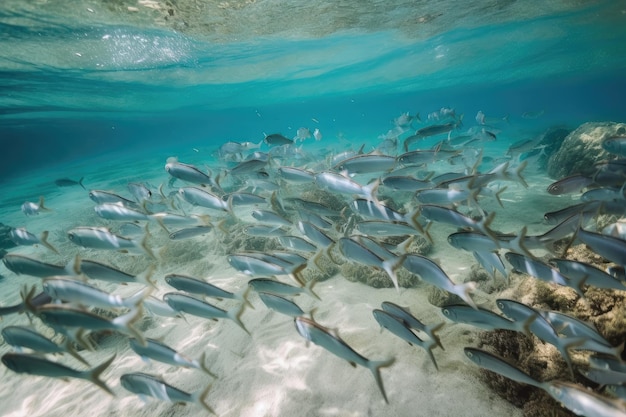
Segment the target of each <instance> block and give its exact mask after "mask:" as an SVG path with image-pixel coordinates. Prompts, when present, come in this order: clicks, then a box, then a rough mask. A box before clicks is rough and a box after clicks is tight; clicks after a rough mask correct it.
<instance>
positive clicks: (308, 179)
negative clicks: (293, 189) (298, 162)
mask: <svg viewBox="0 0 626 417" xmlns="http://www.w3.org/2000/svg"><path fill="white" fill-rule="evenodd" d="M276 172H277V173H278V176H279V177H280V178H282V179H283V180H285V181H287V182H290V183H293V184H308V183H312V182H313V181H314V180H315V173H314V172H311V171H307V170H306V169H301V168H296V167H286V166H283V167H279V168H278V169H277V170H276Z"/></svg>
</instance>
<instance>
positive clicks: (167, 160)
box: [165, 156, 178, 164]
mask: <svg viewBox="0 0 626 417" xmlns="http://www.w3.org/2000/svg"><path fill="white" fill-rule="evenodd" d="M165 162H167V163H168V164H169V163H171V162H178V157H177V156H170V157H169V158H167V159H166V160H165Z"/></svg>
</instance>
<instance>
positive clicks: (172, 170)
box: [165, 158, 214, 185]
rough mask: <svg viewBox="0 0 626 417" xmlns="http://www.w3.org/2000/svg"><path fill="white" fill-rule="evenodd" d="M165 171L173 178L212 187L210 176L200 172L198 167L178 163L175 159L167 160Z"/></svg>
mask: <svg viewBox="0 0 626 417" xmlns="http://www.w3.org/2000/svg"><path fill="white" fill-rule="evenodd" d="M165 171H166V172H167V173H168V174H170V175H171V176H172V177H174V178H178V179H180V180H183V181H187V182H191V183H194V184H200V185H213V183H214V182H213V180H212V179H211V177H210V175H208V174H205V173H204V172H202V171H201V170H200V169H199V168H198V167H195V166H193V165H189V164H183V163H182V162H178V160H176V158H168V160H167V163H166V164H165Z"/></svg>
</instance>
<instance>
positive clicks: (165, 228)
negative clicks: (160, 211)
mask: <svg viewBox="0 0 626 417" xmlns="http://www.w3.org/2000/svg"><path fill="white" fill-rule="evenodd" d="M152 218H155V216H153V217H152ZM156 222H157V223H158V224H159V226H161V229H163V230H165V233H167V234H168V235H169V234H170V233H171V232H170V231H169V230H168V229H167V227H165V223H164V222H163V218H161V217H159V216H156Z"/></svg>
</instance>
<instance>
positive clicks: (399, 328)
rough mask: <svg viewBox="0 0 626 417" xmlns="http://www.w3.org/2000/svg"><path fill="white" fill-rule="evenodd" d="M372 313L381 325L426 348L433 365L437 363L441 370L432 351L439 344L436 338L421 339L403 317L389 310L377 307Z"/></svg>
mask: <svg viewBox="0 0 626 417" xmlns="http://www.w3.org/2000/svg"><path fill="white" fill-rule="evenodd" d="M372 314H373V315H374V318H375V319H376V321H377V322H378V324H380V326H381V327H383V328H385V329H387V330H389V331H390V332H391V333H393V334H395V335H396V336H398V337H399V338H400V339H402V340H404V341H406V342H408V343H409V344H410V345H416V346H419V347H421V348H423V349H424V350H426V352H428V356H429V357H430V360H431V361H432V362H433V365H435V369H437V370H439V366H437V361H436V360H435V356H434V355H433V351H432V349H433V348H434V347H435V346H437V342H436V341H435V340H432V339H429V340H426V341H424V340H422V339H420V338H419V337H418V336H417V335H416V334H415V333H413V332H412V331H411V329H410V328H409V327H408V326H407V324H406V322H405V321H404V320H402V318H400V317H397V316H395V315H393V314H391V313H389V312H388V311H385V310H378V309H375V310H373V311H372Z"/></svg>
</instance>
